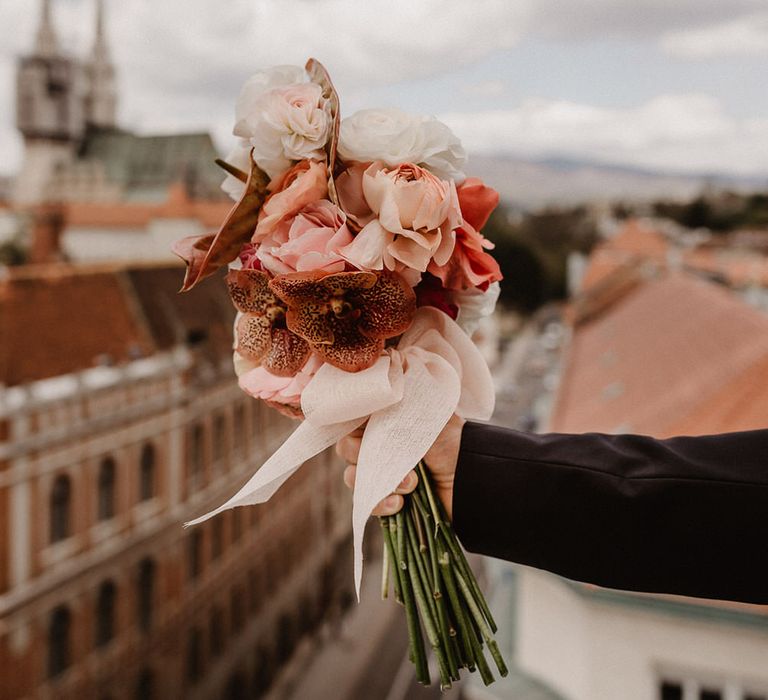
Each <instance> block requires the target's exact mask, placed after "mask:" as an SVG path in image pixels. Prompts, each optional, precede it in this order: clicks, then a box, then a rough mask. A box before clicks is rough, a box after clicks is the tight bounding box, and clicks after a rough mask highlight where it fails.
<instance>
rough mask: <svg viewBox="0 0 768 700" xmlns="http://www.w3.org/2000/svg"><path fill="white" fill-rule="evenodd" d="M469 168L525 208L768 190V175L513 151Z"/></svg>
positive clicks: (478, 159) (504, 197)
mask: <svg viewBox="0 0 768 700" xmlns="http://www.w3.org/2000/svg"><path fill="white" fill-rule="evenodd" d="M466 171H467V173H469V174H470V175H473V176H476V177H480V178H482V179H483V180H485V182H487V183H488V184H489V185H492V186H493V187H495V188H496V189H497V190H498V191H499V193H500V194H501V198H502V200H503V201H505V202H507V203H508V204H510V205H512V206H515V207H519V208H521V209H537V208H539V207H542V206H546V205H550V204H560V205H573V204H579V203H582V202H607V201H615V200H620V199H621V200H627V201H632V202H644V201H650V200H654V199H660V198H664V199H668V200H687V199H691V198H692V197H695V196H696V195H697V194H699V193H700V192H701V191H702V189H704V188H714V189H728V190H732V191H736V192H745V193H748V192H754V191H765V190H768V175H766V177H765V178H757V177H735V176H728V175H719V174H707V173H702V174H700V175H699V174H691V175H678V174H670V173H664V172H654V171H651V170H643V169H640V168H631V167H626V166H621V165H605V164H602V163H591V162H587V161H575V160H568V159H557V158H550V159H545V160H523V159H518V158H514V157H512V156H480V155H478V156H472V157H471V158H470V160H469V162H468V164H467V167H466Z"/></svg>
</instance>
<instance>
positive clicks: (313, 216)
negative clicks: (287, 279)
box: [256, 199, 352, 275]
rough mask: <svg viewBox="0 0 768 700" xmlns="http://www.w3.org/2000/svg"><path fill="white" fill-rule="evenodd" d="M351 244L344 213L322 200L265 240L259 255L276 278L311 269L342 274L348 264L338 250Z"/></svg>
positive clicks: (259, 248) (308, 207)
mask: <svg viewBox="0 0 768 700" xmlns="http://www.w3.org/2000/svg"><path fill="white" fill-rule="evenodd" d="M351 242H352V234H351V233H350V232H349V229H348V228H347V224H346V216H345V215H344V212H342V211H341V209H339V208H338V207H337V206H335V205H334V204H333V203H332V202H329V201H328V200H326V199H321V200H320V201H318V202H312V203H311V204H308V205H307V206H305V207H304V208H303V209H302V210H301V211H300V212H298V213H297V214H296V216H295V217H294V218H293V219H289V220H287V221H284V222H283V223H282V224H281V225H280V226H279V227H278V228H277V229H276V230H275V231H274V232H273V233H272V234H271V235H269V236H267V237H266V238H265V239H264V240H262V242H261V244H260V245H259V246H258V248H257V250H256V256H257V257H258V259H259V260H260V261H261V264H262V266H263V268H264V269H265V270H268V271H269V272H271V273H272V274H273V275H284V274H288V273H290V272H305V271H309V270H324V271H325V272H342V271H343V270H344V268H345V261H344V259H343V258H342V257H341V255H340V254H339V250H340V249H341V248H343V247H344V246H346V245H349V244H350V243H351Z"/></svg>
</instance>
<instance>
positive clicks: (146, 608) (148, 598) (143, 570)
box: [136, 558, 156, 632]
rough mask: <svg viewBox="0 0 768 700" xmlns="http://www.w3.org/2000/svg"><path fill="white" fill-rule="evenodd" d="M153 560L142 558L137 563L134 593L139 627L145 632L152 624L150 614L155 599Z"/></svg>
mask: <svg viewBox="0 0 768 700" xmlns="http://www.w3.org/2000/svg"><path fill="white" fill-rule="evenodd" d="M155 569H156V567H155V562H154V561H152V559H149V558H147V559H143V560H142V561H141V563H140V564H139V575H138V579H137V586H136V594H137V602H138V606H137V608H138V610H137V612H138V621H139V627H141V629H142V630H144V631H145V632H147V631H149V628H150V627H151V626H152V614H153V607H154V605H153V604H154V600H155Z"/></svg>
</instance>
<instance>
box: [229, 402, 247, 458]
mask: <svg viewBox="0 0 768 700" xmlns="http://www.w3.org/2000/svg"><path fill="white" fill-rule="evenodd" d="M232 432H233V434H234V437H233V439H234V450H235V452H236V453H238V454H240V453H242V452H243V450H244V448H245V439H246V438H245V406H244V405H243V404H242V403H238V404H236V405H235V413H234V427H233V430H232Z"/></svg>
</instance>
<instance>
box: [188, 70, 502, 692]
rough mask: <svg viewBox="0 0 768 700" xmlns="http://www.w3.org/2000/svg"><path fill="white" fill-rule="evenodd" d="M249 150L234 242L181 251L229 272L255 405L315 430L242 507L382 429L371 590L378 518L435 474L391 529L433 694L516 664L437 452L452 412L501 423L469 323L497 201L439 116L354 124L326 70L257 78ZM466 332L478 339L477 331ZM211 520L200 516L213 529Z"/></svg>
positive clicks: (482, 300)
mask: <svg viewBox="0 0 768 700" xmlns="http://www.w3.org/2000/svg"><path fill="white" fill-rule="evenodd" d="M235 135H237V136H238V137H240V139H241V141H240V145H239V146H238V148H237V149H236V150H235V151H233V152H232V153H231V154H230V155H229V157H228V158H227V161H226V162H224V161H222V162H221V163H220V164H221V165H222V167H224V169H225V170H226V171H227V172H228V173H229V176H228V178H227V180H226V181H225V183H224V188H225V189H226V190H227V191H228V192H229V193H230V194H231V195H233V197H235V198H236V199H237V203H236V204H235V206H234V207H233V209H232V210H231V212H230V213H229V215H228V216H227V219H226V220H225V222H224V223H223V225H222V227H221V229H220V230H219V231H218V233H216V234H211V235H204V236H193V237H189V238H185V239H182V240H181V241H178V242H177V244H176V246H175V248H174V250H175V251H176V253H177V254H178V255H180V257H182V258H183V259H184V260H185V261H186V263H187V272H186V276H185V280H184V286H183V289H185V290H186V289H190V288H191V287H192V286H194V285H195V284H197V283H198V282H199V281H200V280H202V279H203V278H205V277H206V276H208V275H210V274H212V273H213V272H215V271H216V270H217V269H218V268H220V267H222V266H224V265H229V266H230V270H229V273H228V275H227V284H228V287H229V292H230V296H231V298H232V302H233V303H234V305H235V307H236V308H237V311H238V314H237V320H236V325H235V353H234V363H235V371H236V372H237V374H238V376H239V383H240V386H241V387H242V389H243V390H244V391H246V392H247V393H248V394H250V395H251V396H253V397H256V398H260V399H263V400H265V401H267V402H268V403H269V404H270V405H272V406H274V407H275V408H277V409H278V410H281V411H282V412H284V413H287V414H288V415H291V416H293V417H296V418H303V422H302V423H301V424H300V425H299V426H298V428H297V429H296V431H295V432H294V433H293V434H292V435H291V436H290V437H289V438H288V440H286V442H285V443H284V444H283V445H282V446H281V447H280V449H279V450H278V451H277V452H275V454H274V455H272V457H271V458H270V459H269V460H267V462H266V463H265V464H264V465H263V466H262V467H261V468H260V469H259V470H258V471H257V472H256V474H255V475H254V476H253V477H252V478H251V479H250V480H249V481H248V483H246V484H245V486H244V487H243V488H242V489H241V490H240V491H239V492H238V493H236V494H235V495H234V496H233V497H232V498H231V499H230V500H229V501H227V502H226V503H225V504H223V505H222V506H220V507H219V508H218V509H216V510H215V511H213V512H212V513H209V514H207V515H205V516H203V517H202V518H199V519H198V520H196V521H194V522H195V523H197V522H200V521H202V520H204V519H206V518H209V517H211V516H213V515H215V514H216V513H218V512H220V511H222V510H224V509H227V508H233V507H236V506H242V505H249V504H255V503H262V502H264V501H267V500H268V499H269V498H270V497H271V496H272V494H274V493H275V491H277V489H278V488H279V487H280V485H281V484H282V483H284V482H285V480H286V479H288V478H289V477H290V475H291V474H292V473H293V472H294V471H296V469H298V468H299V467H300V466H301V465H302V463H303V462H305V461H306V460H308V459H309V458H311V457H313V456H314V455H316V454H317V453H319V452H321V451H322V450H324V449H326V448H327V447H329V446H331V445H333V444H334V443H335V442H336V441H337V440H339V439H340V438H342V437H343V436H344V435H347V434H348V433H350V432H351V431H353V430H355V429H356V428H359V427H360V426H362V425H365V431H364V434H363V439H362V442H361V446H360V454H359V459H358V466H357V479H356V482H357V483H356V487H355V491H354V497H353V534H354V547H355V572H354V573H355V584H356V587H357V590H358V593H359V587H360V580H361V575H362V537H363V529H364V526H365V522H366V520H367V519H368V517H369V515H370V514H371V512H372V510H373V508H374V506H375V505H376V504H377V503H378V502H379V501H380V500H381V499H382V498H383V497H385V496H386V495H387V494H389V493H390V492H391V491H393V490H394V489H395V487H396V486H397V485H398V483H400V481H401V480H402V479H403V477H404V476H405V475H406V474H407V473H408V472H409V471H410V470H411V469H412V468H413V467H414V465H419V466H418V469H419V476H420V479H419V486H418V489H417V491H416V492H414V493H413V494H411V495H409V496H408V497H407V499H406V500H407V503H406V506H405V508H404V509H403V511H401V512H400V513H398V514H397V515H396V516H391V517H390V518H384V519H382V525H383V530H384V539H385V544H386V547H385V573H387V580H386V582H385V583H386V584H387V585H386V586H385V590H387V589H388V581H389V578H391V580H392V582H393V585H394V592H395V597H396V599H397V600H399V601H400V602H402V603H403V605H404V606H405V609H406V615H407V619H408V629H409V637H410V640H411V656H412V659H413V661H414V663H415V664H416V667H417V674H418V677H419V680H421V681H422V682H424V683H429V673H428V670H427V665H426V655H425V651H424V642H423V637H422V632H421V628H422V626H423V628H424V631H425V632H426V635H427V638H428V641H429V643H430V645H431V647H432V649H433V651H434V653H435V655H436V657H437V661H438V667H439V669H440V677H441V685H442V686H443V687H449V686H450V683H451V681H452V680H456V679H458V677H459V668H461V667H466V668H469V669H470V670H474V669H475V668H478V669H479V670H480V672H481V674H482V676H483V679H484V680H485V682H486V683H488V682H491V681H492V680H493V676H492V674H491V672H490V669H489V668H488V666H487V663H486V661H485V659H484V656H483V651H482V647H483V644H484V643H487V644H488V647H489V650H490V651H491V654H492V656H493V657H494V660H495V661H496V664H497V666H498V668H499V671H500V672H501V673H502V675H504V674H505V673H506V668H505V666H504V663H503V661H502V660H501V657H500V656H499V654H498V650H497V648H496V644H495V642H494V641H493V636H492V633H493V631H495V625H494V623H493V620H492V618H491V616H490V612H489V611H488V608H487V605H486V604H485V600H484V599H483V596H482V594H481V593H480V590H479V588H478V586H477V583H476V582H475V579H474V576H473V575H472V572H471V570H470V569H469V566H468V565H467V563H466V560H465V559H464V555H463V553H462V551H461V548H460V546H459V544H458V542H457V540H456V537H455V535H454V534H453V530H452V528H451V527H450V522H449V520H448V518H447V517H446V514H445V512H444V510H443V508H442V506H441V505H440V503H439V500H438V499H437V498H435V494H434V492H433V490H432V486H431V482H430V481H429V478H428V475H427V473H426V471H425V470H424V469H423V465H422V464H421V459H422V457H423V456H424V454H425V453H426V452H427V450H428V449H429V447H430V446H431V445H432V443H433V442H434V440H435V438H436V437H437V436H438V435H439V434H440V432H441V430H442V429H443V427H444V426H445V425H446V423H447V422H448V421H449V419H450V418H451V416H452V415H453V414H454V413H456V414H458V415H459V416H461V417H463V418H477V419H485V418H488V417H490V415H491V412H492V410H493V400H494V392H493V384H492V382H491V378H490V373H489V371H488V368H487V367H486V365H485V362H484V360H483V358H482V356H481V355H480V353H479V352H478V350H477V349H476V348H475V346H474V345H473V344H472V342H471V340H470V339H469V336H468V335H467V332H465V331H466V329H468V328H469V327H470V326H471V325H472V324H473V323H475V322H476V321H477V320H478V318H480V317H481V316H482V315H485V314H487V313H490V311H491V310H492V309H493V306H494V304H495V301H496V297H497V296H498V281H499V280H500V279H501V274H500V272H499V267H498V265H497V264H496V262H495V260H494V259H493V258H492V257H491V256H490V255H489V254H488V253H487V252H486V251H487V249H489V248H490V247H492V246H491V244H490V243H489V242H488V241H487V240H486V239H485V238H484V237H483V236H482V234H481V233H480V230H481V229H482V227H483V225H484V224H485V222H486V221H487V219H488V216H489V215H490V213H491V211H492V210H493V208H494V207H495V206H496V204H497V202H498V195H497V193H496V192H495V191H494V190H492V189H491V188H489V187H486V186H485V185H484V184H483V183H482V182H480V181H479V180H477V179H473V178H464V176H463V174H462V173H461V172H460V167H461V165H462V163H463V159H464V152H463V150H462V148H461V145H460V144H459V142H458V140H457V139H456V137H455V136H454V135H453V134H452V133H451V132H450V130H449V129H448V128H447V127H446V126H445V125H443V124H441V123H440V122H438V121H437V120H435V119H429V118H421V117H412V116H409V115H406V114H403V113H401V112H399V111H396V110H365V111H362V112H358V113H357V114H355V115H352V116H351V117H349V118H348V119H345V120H344V121H341V120H340V113H339V101H338V96H337V94H336V92H335V90H334V88H333V86H332V84H331V82H330V79H329V77H328V74H327V72H326V71H325V69H324V68H323V67H322V66H321V65H320V64H319V63H318V62H316V61H314V60H310V61H309V62H308V63H307V66H306V69H305V70H302V69H300V68H297V67H292V66H287V67H286V66H283V67H279V68H275V69H272V70H269V71H263V72H260V73H257V74H256V75H255V76H253V77H252V78H251V79H250V80H249V81H248V82H247V83H246V84H245V86H244V88H243V91H242V93H241V95H240V98H239V100H238V103H237V121H236V124H235ZM463 329H464V330H463ZM193 524H194V523H193Z"/></svg>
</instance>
